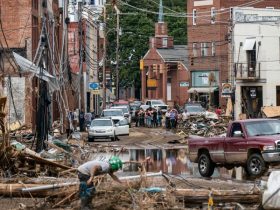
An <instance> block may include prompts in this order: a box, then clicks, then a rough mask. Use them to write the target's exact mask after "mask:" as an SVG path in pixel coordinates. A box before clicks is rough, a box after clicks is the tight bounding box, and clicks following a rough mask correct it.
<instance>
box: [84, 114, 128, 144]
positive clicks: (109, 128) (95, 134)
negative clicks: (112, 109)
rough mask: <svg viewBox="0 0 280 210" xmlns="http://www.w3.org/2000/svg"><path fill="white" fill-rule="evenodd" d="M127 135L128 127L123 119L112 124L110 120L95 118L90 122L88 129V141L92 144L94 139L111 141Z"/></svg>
mask: <svg viewBox="0 0 280 210" xmlns="http://www.w3.org/2000/svg"><path fill="white" fill-rule="evenodd" d="M121 135H129V126H128V122H127V120H126V119H125V118H122V119H120V120H119V122H118V123H117V124H114V122H113V120H112V118H97V119H94V120H93V121H92V122H91V125H90V127H89V129H88V141H89V142H93V141H94V139H96V138H100V139H107V138H109V139H111V140H112V141H115V140H117V136H121Z"/></svg>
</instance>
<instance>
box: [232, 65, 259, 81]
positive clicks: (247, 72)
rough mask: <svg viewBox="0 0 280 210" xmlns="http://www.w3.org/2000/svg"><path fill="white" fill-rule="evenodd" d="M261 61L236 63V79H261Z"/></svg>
mask: <svg viewBox="0 0 280 210" xmlns="http://www.w3.org/2000/svg"><path fill="white" fill-rule="evenodd" d="M260 67H261V64H260V63H255V62H252V63H235V65H234V72H235V78H236V79H260V74H261V72H260V70H261V68H260Z"/></svg>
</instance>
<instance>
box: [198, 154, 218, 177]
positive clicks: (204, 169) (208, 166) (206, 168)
mask: <svg viewBox="0 0 280 210" xmlns="http://www.w3.org/2000/svg"><path fill="white" fill-rule="evenodd" d="M198 170H199V173H200V175H201V176H202V177H211V176H212V175H213V173H214V170H215V164H214V163H213V162H212V160H211V158H210V156H209V154H206V153H202V154H201V155H200V156H199V158H198Z"/></svg>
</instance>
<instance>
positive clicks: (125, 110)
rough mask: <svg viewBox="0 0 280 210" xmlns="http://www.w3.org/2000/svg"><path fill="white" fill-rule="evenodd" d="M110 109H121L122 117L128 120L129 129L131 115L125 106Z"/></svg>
mask: <svg viewBox="0 0 280 210" xmlns="http://www.w3.org/2000/svg"><path fill="white" fill-rule="evenodd" d="M111 109H121V110H122V112H123V116H124V117H125V118H127V120H128V124H129V127H131V114H130V112H129V109H128V108H127V106H116V107H111Z"/></svg>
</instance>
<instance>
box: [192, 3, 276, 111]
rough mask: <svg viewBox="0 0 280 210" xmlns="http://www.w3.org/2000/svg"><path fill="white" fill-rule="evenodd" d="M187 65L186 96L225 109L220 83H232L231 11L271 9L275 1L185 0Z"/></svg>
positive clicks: (224, 99) (274, 5)
mask: <svg viewBox="0 0 280 210" xmlns="http://www.w3.org/2000/svg"><path fill="white" fill-rule="evenodd" d="M187 5H188V7H187V11H188V46H189V54H188V56H189V61H190V65H189V66H188V68H189V70H190V72H191V73H190V74H191V88H190V90H189V93H190V94H191V97H194V98H196V99H198V100H200V101H205V102H209V96H210V100H211V102H210V104H211V105H215V106H219V105H220V106H223V107H224V108H225V105H226V102H227V100H226V98H224V97H223V95H222V87H223V84H226V83H229V84H232V83H233V80H232V79H233V75H232V72H230V69H231V66H232V61H231V60H229V59H231V55H230V53H231V47H230V44H229V43H230V40H231V37H230V34H231V31H230V28H231V25H230V24H231V19H232V11H233V10H232V8H233V7H235V6H241V7H257V8H265V7H274V8H279V7H280V5H279V1H278V0H266V1H251V0H188V1H187Z"/></svg>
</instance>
